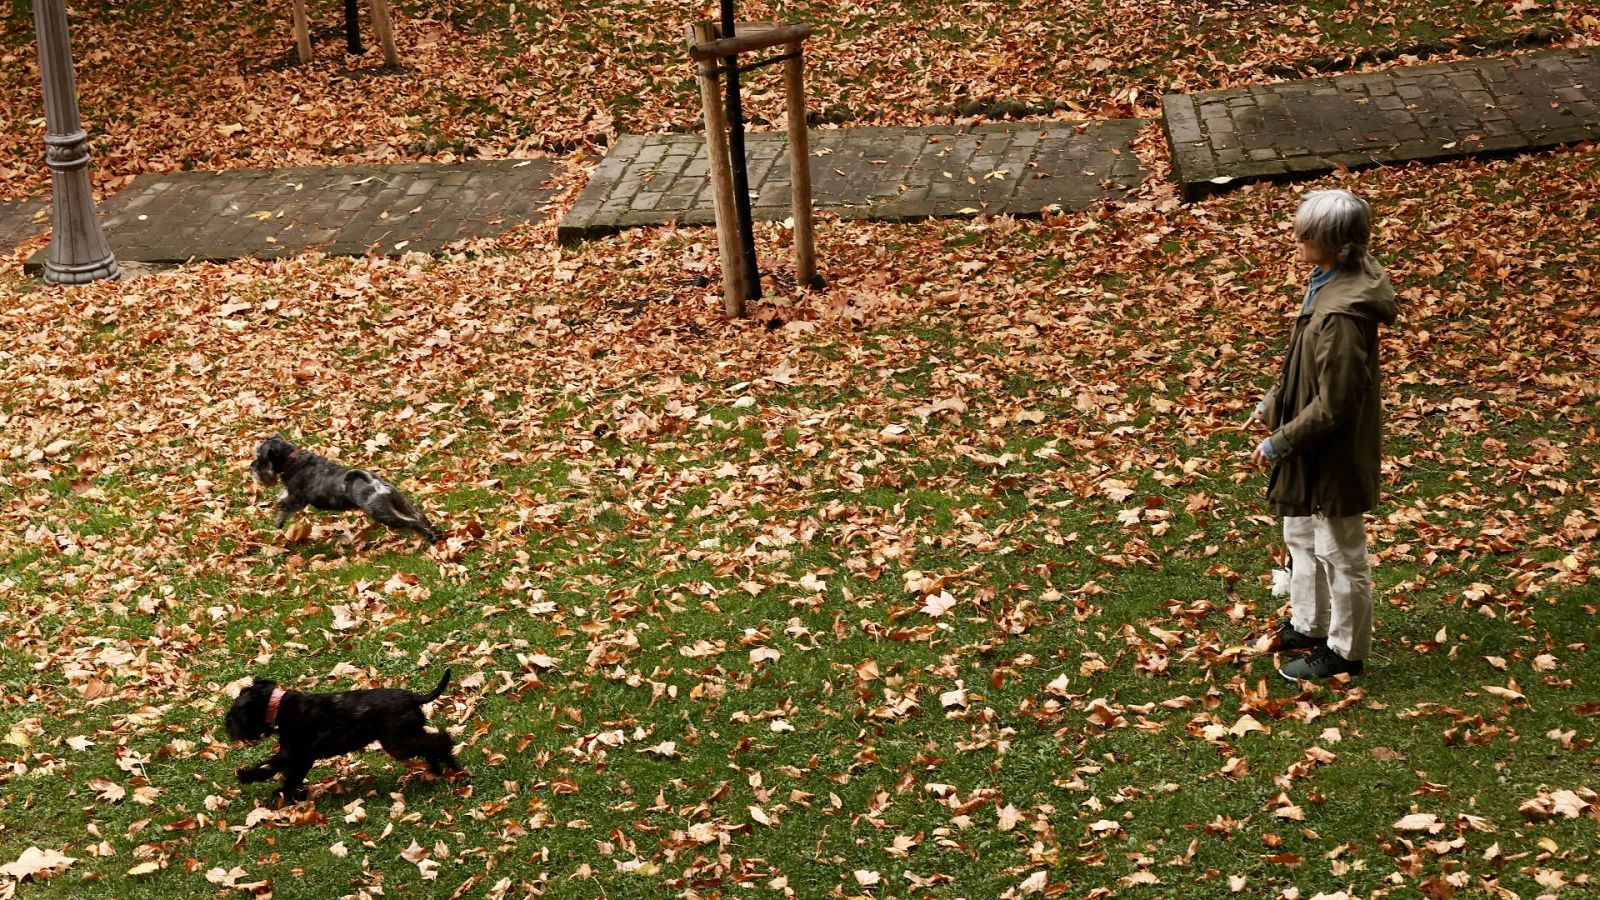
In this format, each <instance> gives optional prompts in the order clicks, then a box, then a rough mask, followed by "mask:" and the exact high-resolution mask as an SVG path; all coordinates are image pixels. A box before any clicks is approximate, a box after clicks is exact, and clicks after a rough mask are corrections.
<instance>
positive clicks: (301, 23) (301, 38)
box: [294, 0, 311, 63]
mask: <svg viewBox="0 0 1600 900" xmlns="http://www.w3.org/2000/svg"><path fill="white" fill-rule="evenodd" d="M294 45H295V49H296V50H297V51H298V52H299V54H300V62H301V63H308V62H311V23H310V22H309V21H307V19H306V0H294Z"/></svg>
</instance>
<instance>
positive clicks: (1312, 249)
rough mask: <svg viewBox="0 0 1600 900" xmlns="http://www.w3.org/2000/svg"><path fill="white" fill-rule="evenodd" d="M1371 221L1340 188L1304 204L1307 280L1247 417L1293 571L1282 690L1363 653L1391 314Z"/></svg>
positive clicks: (1355, 664)
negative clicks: (1261, 432)
mask: <svg viewBox="0 0 1600 900" xmlns="http://www.w3.org/2000/svg"><path fill="white" fill-rule="evenodd" d="M1371 218H1372V212H1371V207H1369V206H1368V205H1367V202H1366V201H1365V200H1362V199H1361V198H1360V197H1357V196H1356V195H1355V194H1352V193H1350V192H1349V191H1345V190H1334V191H1311V192H1309V193H1307V194H1306V195H1305V197H1304V198H1302V200H1301V202H1300V209H1299V211H1298V212H1297V213H1295V218H1294V236H1295V240H1296V241H1297V242H1298V244H1299V250H1300V261H1301V262H1304V263H1308V264H1310V265H1311V267H1312V268H1311V283H1310V286H1309V287H1308V288H1307V289H1306V297H1305V303H1304V305H1303V306H1302V307H1301V308H1300V316H1299V318H1298V319H1296V320H1295V326H1294V334H1293V336H1292V337H1291V338H1290V339H1289V352H1288V355H1287V356H1286V357H1285V359H1284V361H1283V368H1282V370H1281V371H1280V372H1279V375H1278V380H1277V382H1276V383H1275V384H1274V385H1273V386H1272V389H1271V390H1270V391H1268V392H1267V396H1266V398H1265V399H1264V400H1262V401H1261V403H1260V404H1259V405H1258V406H1257V407H1256V411H1255V412H1254V413H1253V414H1252V415H1251V416H1250V424H1252V425H1254V424H1258V423H1259V424H1263V425H1265V426H1266V427H1268V428H1271V429H1274V430H1273V432H1272V434H1271V435H1270V436H1269V437H1267V438H1266V439H1264V440H1263V441H1262V442H1261V444H1260V445H1259V446H1258V447H1256V449H1255V452H1254V453H1252V454H1251V460H1252V461H1253V462H1255V463H1256V464H1258V465H1262V464H1267V463H1271V465H1272V475H1271V478H1270V480H1269V482H1268V487H1267V496H1268V498H1269V499H1270V500H1271V501H1272V511H1273V513H1274V514H1275V515H1277V516H1280V517H1282V519H1283V539H1284V542H1285V543H1286V544H1287V545H1288V548H1289V560H1290V563H1291V574H1290V577H1289V607H1290V612H1291V615H1290V619H1289V621H1287V622H1285V623H1283V624H1282V625H1281V626H1280V627H1279V628H1278V633H1277V637H1278V648H1279V649H1280V650H1311V651H1312V652H1311V654H1310V655H1309V656H1306V657H1303V658H1301V659H1296V660H1293V661H1291V662H1289V663H1287V664H1285V665H1284V666H1282V667H1281V668H1279V670H1278V672H1279V673H1280V674H1281V675H1283V676H1284V677H1285V678H1288V679H1290V680H1292V681H1297V680H1300V679H1325V678H1331V677H1333V676H1335V675H1339V674H1348V675H1358V674H1360V673H1361V670H1362V668H1363V666H1364V662H1365V660H1366V658H1367V655H1368V653H1369V652H1370V651H1371V648H1372V567H1371V564H1370V563H1369V562H1368V560H1367V530H1366V519H1365V515H1364V514H1365V513H1366V512H1368V511H1369V510H1371V509H1372V508H1373V507H1374V506H1375V505H1377V502H1378V482H1379V478H1380V471H1379V469H1380V466H1379V453H1380V444H1381V442H1382V433H1381V432H1382V425H1381V422H1380V414H1381V408H1380V407H1381V403H1380V400H1379V395H1378V383H1379V375H1378V326H1379V325H1392V324H1394V321H1395V317H1396V315H1397V314H1398V312H1399V307H1398V306H1397V305H1396V304H1395V299H1394V288H1393V287H1391V286H1390V284H1389V276H1388V275H1387V274H1385V273H1384V271H1383V267H1382V266H1380V265H1379V264H1378V261H1377V260H1376V259H1373V257H1372V255H1371V254H1370V253H1369V252H1368V251H1367V243H1368V240H1369V238H1370V235H1371Z"/></svg>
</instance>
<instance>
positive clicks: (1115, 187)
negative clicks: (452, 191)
mask: <svg viewBox="0 0 1600 900" xmlns="http://www.w3.org/2000/svg"><path fill="white" fill-rule="evenodd" d="M1143 124H1145V120H1140V119H1113V120H1105V121H1097V122H1083V123H1072V122H1018V123H1007V124H997V125H982V126H978V127H975V128H956V127H926V128H845V129H837V130H826V131H813V132H811V133H810V141H811V194H812V200H813V203H814V204H815V206H816V207H817V208H818V209H826V210H831V211H834V212H837V213H839V214H840V215H841V216H843V217H845V218H856V219H880V220H893V221H913V220H917V219H926V218H933V217H941V218H942V217H959V216H972V215H977V214H978V213H980V212H990V213H1005V214H1009V215H1018V216H1036V215H1038V214H1039V211H1040V210H1041V209H1043V208H1044V207H1047V206H1050V205H1053V204H1054V205H1059V206H1061V207H1062V208H1063V209H1082V208H1084V207H1086V206H1088V205H1090V204H1091V203H1093V202H1094V201H1095V200H1096V199H1098V198H1101V197H1118V196H1122V195H1123V194H1126V193H1127V190H1128V188H1131V187H1133V186H1134V185H1136V184H1138V183H1139V181H1140V180H1141V179H1142V178H1143V177H1144V172H1143V170H1141V169H1140V168H1139V163H1138V159H1137V157H1135V156H1134V154H1133V151H1132V149H1131V144H1132V141H1133V138H1134V136H1135V134H1137V132H1138V130H1139V126H1141V125H1143ZM787 141H788V137H787V136H786V135H784V134H782V133H765V132H763V133H759V134H751V135H748V136H747V137H746V151H747V155H748V157H749V175H750V193H751V208H752V213H753V215H754V216H755V218H757V219H762V220H766V221H782V220H783V219H786V218H788V217H789V215H790V214H791V211H790V208H789V155H788V147H787ZM712 221H713V214H712V205H711V180H710V177H709V176H708V175H707V172H706V158H705V139H704V138H703V137H701V136H699V135H652V136H648V137H646V136H640V135H631V134H630V135H624V136H623V137H622V138H621V139H619V140H618V141H617V142H616V143H615V144H613V145H612V147H611V149H610V152H608V153H607V154H606V156H605V158H604V159H602V160H601V161H600V163H599V165H598V166H596V167H595V170H594V173H593V174H592V175H591V176H590V178H589V184H588V186H587V187H585V188H584V190H583V192H582V193H581V194H580V195H579V196H578V199H577V202H576V203H574V204H573V207H572V210H571V212H569V213H568V214H567V217H566V218H565V219H563V220H562V222H561V225H560V226H559V229H558V235H559V237H560V239H561V240H563V241H574V240H581V239H583V238H586V237H595V236H599V235H603V234H611V233H614V232H617V231H619V230H621V229H623V228H631V227H636V226H640V225H660V224H663V223H667V222H676V223H679V224H684V225H707V224H710V223H711V222H712Z"/></svg>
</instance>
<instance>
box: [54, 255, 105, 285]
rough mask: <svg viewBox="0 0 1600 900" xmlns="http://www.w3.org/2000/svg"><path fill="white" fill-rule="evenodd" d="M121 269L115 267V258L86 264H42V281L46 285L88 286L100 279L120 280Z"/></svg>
mask: <svg viewBox="0 0 1600 900" xmlns="http://www.w3.org/2000/svg"><path fill="white" fill-rule="evenodd" d="M121 277H122V267H121V266H119V265H117V259H116V257H115V256H109V255H108V256H106V258H105V259H101V260H97V261H95V262H88V263H76V264H72V265H66V264H61V263H57V262H54V261H47V262H45V264H44V280H45V283H46V284H88V283H89V282H91V281H100V280H101V279H105V278H110V279H120V278H121Z"/></svg>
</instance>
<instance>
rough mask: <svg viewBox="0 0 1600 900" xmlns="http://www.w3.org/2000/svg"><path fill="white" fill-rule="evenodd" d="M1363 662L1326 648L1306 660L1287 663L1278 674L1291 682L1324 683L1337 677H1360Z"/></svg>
mask: <svg viewBox="0 0 1600 900" xmlns="http://www.w3.org/2000/svg"><path fill="white" fill-rule="evenodd" d="M1363 668H1364V666H1363V664H1362V662H1361V660H1359V659H1357V660H1349V659H1345V658H1344V657H1342V656H1340V655H1339V654H1338V653H1335V652H1334V651H1333V650H1332V649H1331V648H1329V647H1326V646H1324V647H1323V648H1322V649H1320V650H1317V651H1316V652H1314V653H1312V654H1311V655H1310V656H1307V657H1305V658H1304V659H1297V660H1295V661H1293V662H1290V663H1285V664H1284V665H1283V666H1282V667H1281V668H1279V669H1278V674H1279V675H1282V676H1283V677H1285V678H1287V679H1289V680H1290V681H1324V680H1326V679H1329V678H1332V677H1333V676H1335V675H1360V674H1361V670H1362V669H1363Z"/></svg>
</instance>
